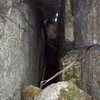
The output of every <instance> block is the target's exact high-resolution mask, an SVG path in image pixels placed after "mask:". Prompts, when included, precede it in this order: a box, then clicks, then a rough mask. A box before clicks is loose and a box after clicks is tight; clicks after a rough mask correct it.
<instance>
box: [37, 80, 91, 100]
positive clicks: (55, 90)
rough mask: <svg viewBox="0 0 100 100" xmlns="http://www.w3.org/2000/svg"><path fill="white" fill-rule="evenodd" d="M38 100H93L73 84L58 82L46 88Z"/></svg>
mask: <svg viewBox="0 0 100 100" xmlns="http://www.w3.org/2000/svg"><path fill="white" fill-rule="evenodd" d="M37 100H92V99H91V97H90V96H89V95H88V94H87V93H85V92H84V91H82V90H80V89H79V88H77V87H76V86H75V85H74V84H73V83H71V82H58V83H56V84H52V85H50V86H48V87H47V88H45V89H44V90H43V91H42V92H41V93H40V95H39V96H38V97H37Z"/></svg>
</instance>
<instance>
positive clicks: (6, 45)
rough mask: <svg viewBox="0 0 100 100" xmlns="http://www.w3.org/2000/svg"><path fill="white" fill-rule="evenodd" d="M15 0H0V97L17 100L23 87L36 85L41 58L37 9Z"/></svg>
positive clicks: (0, 98)
mask: <svg viewBox="0 0 100 100" xmlns="http://www.w3.org/2000/svg"><path fill="white" fill-rule="evenodd" d="M15 2H18V0H13V1H12V0H3V1H2V0H0V100H20V89H21V87H22V86H24V85H28V84H34V85H37V84H38V81H39V80H38V70H39V69H38V67H39V64H40V60H41V59H43V58H42V57H43V56H42V54H41V52H40V49H41V43H42V41H40V40H41V37H40V38H38V35H37V34H39V33H37V28H36V25H37V23H36V17H37V16H36V9H35V10H34V11H33V12H32V10H31V9H30V7H29V6H28V4H26V3H15ZM1 5H2V6H1ZM5 7H6V8H5ZM10 7H11V8H10ZM1 9H2V10H1ZM41 50H42V49H41ZM41 65H42V64H41Z"/></svg>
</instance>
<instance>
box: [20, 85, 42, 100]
mask: <svg viewBox="0 0 100 100" xmlns="http://www.w3.org/2000/svg"><path fill="white" fill-rule="evenodd" d="M40 91H41V89H40V88H38V87H35V86H33V85H29V86H25V87H24V89H23V91H22V100H34V99H35V98H36V96H37V95H38V93H39V92H40Z"/></svg>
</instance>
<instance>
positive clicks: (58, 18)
mask: <svg viewBox="0 0 100 100" xmlns="http://www.w3.org/2000/svg"><path fill="white" fill-rule="evenodd" d="M29 1H30V6H31V8H32V7H34V6H33V3H32V2H33V1H32V0H29ZM58 1H62V0H48V2H46V0H36V1H34V2H35V4H36V7H37V10H38V14H37V21H38V23H40V25H38V26H39V27H37V30H38V32H39V34H40V35H41V34H42V35H43V36H44V41H45V42H44V59H45V61H44V66H43V67H42V68H39V72H40V75H39V79H40V81H41V80H42V76H43V75H44V78H43V80H47V79H49V78H50V77H52V76H53V75H54V74H56V73H57V72H58V71H59V69H60V68H59V44H60V39H61V38H59V37H60V33H62V34H63V32H64V29H63V28H62V25H63V24H64V23H63V20H62V17H63V15H62V11H63V10H64V9H62V7H61V6H63V5H62V2H60V3H61V4H59V2H58ZM51 5H52V7H51ZM39 34H38V35H39ZM38 37H40V38H41V36H38ZM41 52H43V51H41ZM44 67H45V71H43V69H44ZM58 81H59V76H58V77H56V78H55V79H53V80H52V81H50V82H49V83H48V84H46V85H45V86H43V88H44V87H46V86H48V85H49V84H51V83H55V82H58ZM39 83H40V82H39Z"/></svg>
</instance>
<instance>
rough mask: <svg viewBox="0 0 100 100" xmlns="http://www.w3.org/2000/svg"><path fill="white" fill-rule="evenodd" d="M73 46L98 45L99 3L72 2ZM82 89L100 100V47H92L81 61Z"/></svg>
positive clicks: (95, 1) (99, 36)
mask: <svg viewBox="0 0 100 100" xmlns="http://www.w3.org/2000/svg"><path fill="white" fill-rule="evenodd" d="M72 6H73V15H74V18H75V20H74V31H75V33H74V34H75V45H76V46H77V47H78V48H81V47H82V48H86V47H88V46H91V45H95V44H98V45H100V21H99V20H100V13H99V12H100V1H99V0H88V1H86V0H81V1H80V0H72ZM81 79H82V88H83V89H84V90H85V91H87V92H88V93H90V94H91V95H92V96H93V97H95V99H96V100H100V47H99V46H93V47H92V48H90V49H89V53H88V55H86V56H85V57H84V58H83V59H82V61H81Z"/></svg>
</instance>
